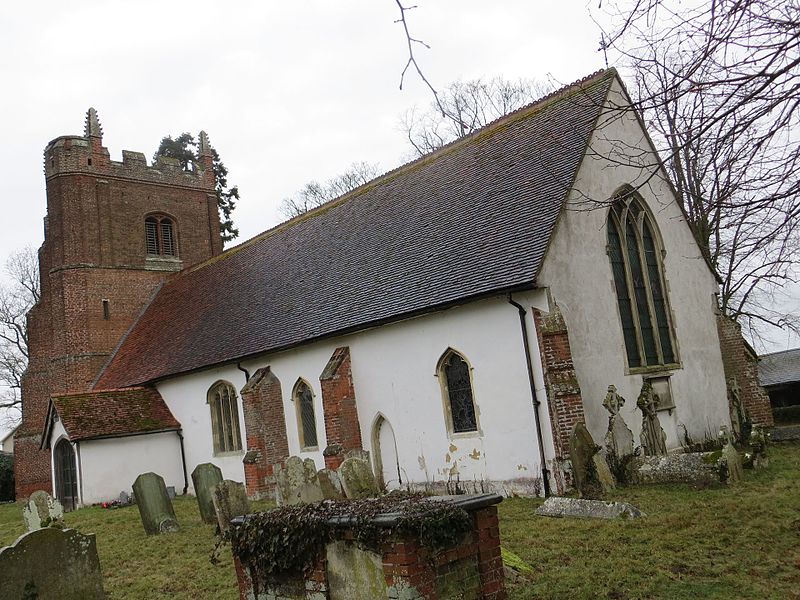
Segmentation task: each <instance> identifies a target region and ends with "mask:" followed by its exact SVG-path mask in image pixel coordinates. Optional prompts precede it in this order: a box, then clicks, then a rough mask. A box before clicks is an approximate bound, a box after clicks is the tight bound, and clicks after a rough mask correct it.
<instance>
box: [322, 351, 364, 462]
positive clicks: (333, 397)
mask: <svg viewBox="0 0 800 600" xmlns="http://www.w3.org/2000/svg"><path fill="white" fill-rule="evenodd" d="M319 382H320V385H321V387H322V410H323V413H324V415H325V437H326V438H327V441H328V447H327V448H326V449H325V452H324V453H323V454H324V456H325V466H326V467H327V468H329V469H338V468H339V465H341V464H342V462H343V460H344V453H345V452H346V451H347V450H354V449H361V448H362V445H361V424H360V423H359V420H358V407H357V406H356V392H355V389H354V388H353V373H352V370H351V368H350V348H348V347H347V346H344V347H342V348H337V349H336V350H334V352H333V354H332V355H331V358H330V360H329V361H328V364H327V365H326V366H325V369H324V370H323V371H322V374H321V375H320V376H319Z"/></svg>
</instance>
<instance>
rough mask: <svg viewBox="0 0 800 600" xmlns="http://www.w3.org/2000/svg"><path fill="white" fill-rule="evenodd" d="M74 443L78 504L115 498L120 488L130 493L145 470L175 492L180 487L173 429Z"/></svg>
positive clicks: (178, 455)
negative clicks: (76, 455)
mask: <svg viewBox="0 0 800 600" xmlns="http://www.w3.org/2000/svg"><path fill="white" fill-rule="evenodd" d="M59 425H60V423H59ZM77 445H78V450H79V453H80V458H79V460H78V462H79V464H80V470H81V474H80V475H81V481H80V485H79V488H80V492H79V493H80V494H81V503H82V504H93V503H96V502H105V501H109V500H116V499H117V498H119V494H120V492H123V491H124V492H127V493H129V494H130V493H131V490H132V489H133V482H134V481H136V478H137V477H138V476H139V475H140V474H142V473H147V472H149V471H152V472H153V473H157V474H158V475H161V477H163V478H164V483H165V484H166V485H167V486H175V492H176V493H177V494H180V493H181V492H182V491H183V486H184V483H183V467H182V464H181V447H180V440H179V439H178V435H177V433H175V432H174V431H171V432H165V433H153V434H147V435H137V436H130V437H123V438H109V439H104V440H87V441H84V442H79V443H78V444H77ZM73 447H74V445H73Z"/></svg>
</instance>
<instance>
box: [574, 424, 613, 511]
mask: <svg viewBox="0 0 800 600" xmlns="http://www.w3.org/2000/svg"><path fill="white" fill-rule="evenodd" d="M599 449H600V448H599V447H598V446H597V444H595V443H594V439H593V438H592V434H591V433H589V430H588V429H586V425H585V424H584V423H576V424H575V427H573V429H572V435H571V436H570V438H569V459H570V462H571V463H572V479H573V483H574V485H575V489H577V490H578V493H579V494H580V495H581V496H593V495H596V494H599V493H600V492H603V491H608V490H609V489H610V488H613V487H614V476H613V475H612V474H611V471H610V470H609V468H608V464H606V462H605V456H604V455H603V454H598V450H599Z"/></svg>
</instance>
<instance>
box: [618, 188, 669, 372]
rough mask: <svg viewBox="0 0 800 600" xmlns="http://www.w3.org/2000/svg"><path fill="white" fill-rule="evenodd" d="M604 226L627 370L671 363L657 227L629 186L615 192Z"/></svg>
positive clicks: (666, 305)
mask: <svg viewBox="0 0 800 600" xmlns="http://www.w3.org/2000/svg"><path fill="white" fill-rule="evenodd" d="M607 227H608V247H607V251H608V256H609V259H610V261H611V270H612V272H613V274H614V287H615V288H616V292H617V304H618V307H619V316H620V320H621V321H622V333H623V337H624V339H625V351H626V354H627V358H628V366H629V367H630V368H643V367H651V366H659V365H672V364H675V363H677V359H676V356H675V344H674V341H673V337H672V326H671V324H670V318H669V304H668V301H667V297H666V293H665V286H664V273H663V270H664V268H663V263H662V249H661V247H660V244H659V242H658V237H657V235H658V229H657V228H656V224H655V222H654V221H653V220H652V218H651V217H650V215H649V213H648V211H647V210H646V209H645V206H644V202H643V200H642V198H641V197H640V196H639V195H638V194H637V193H636V192H635V191H634V190H633V188H630V187H629V186H626V187H625V188H624V189H623V190H622V191H621V192H620V193H618V194H617V199H616V201H615V202H614V204H613V205H612V207H611V210H610V211H609V215H608V225H607Z"/></svg>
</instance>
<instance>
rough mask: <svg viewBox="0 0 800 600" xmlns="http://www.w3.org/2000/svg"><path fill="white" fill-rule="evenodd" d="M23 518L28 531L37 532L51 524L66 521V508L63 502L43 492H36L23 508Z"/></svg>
mask: <svg viewBox="0 0 800 600" xmlns="http://www.w3.org/2000/svg"><path fill="white" fill-rule="evenodd" d="M22 518H23V519H24V520H25V526H26V527H27V528H28V531H36V530H37V529H41V528H42V527H47V526H48V525H49V524H51V523H54V522H55V523H60V522H63V520H64V507H63V506H61V502H59V501H58V500H56V499H55V498H53V497H52V496H51V495H50V494H48V493H47V492H44V491H42V490H38V491H35V492H33V493H32V494H31V496H30V498H28V503H27V504H26V505H25V506H24V507H23V508H22Z"/></svg>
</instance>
